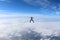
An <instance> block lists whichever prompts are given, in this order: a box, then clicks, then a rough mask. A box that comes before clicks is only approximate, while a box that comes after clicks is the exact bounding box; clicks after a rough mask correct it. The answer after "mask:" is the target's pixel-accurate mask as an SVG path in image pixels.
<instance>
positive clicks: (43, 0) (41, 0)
mask: <svg viewBox="0 0 60 40" xmlns="http://www.w3.org/2000/svg"><path fill="white" fill-rule="evenodd" d="M24 2H26V3H28V4H30V5H34V6H44V7H45V6H48V5H49V4H50V2H49V1H48V0H24Z"/></svg>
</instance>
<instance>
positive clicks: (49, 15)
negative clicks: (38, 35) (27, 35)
mask: <svg viewBox="0 0 60 40" xmlns="http://www.w3.org/2000/svg"><path fill="white" fill-rule="evenodd" d="M59 4H60V0H0V37H5V36H6V35H7V34H9V33H13V32H16V31H20V30H22V29H26V28H33V29H34V30H35V31H37V32H43V33H46V34H47V32H48V35H49V34H50V33H53V32H54V33H55V32H56V34H57V32H60V5H59ZM31 16H32V17H33V18H34V23H29V20H30V17H31Z"/></svg>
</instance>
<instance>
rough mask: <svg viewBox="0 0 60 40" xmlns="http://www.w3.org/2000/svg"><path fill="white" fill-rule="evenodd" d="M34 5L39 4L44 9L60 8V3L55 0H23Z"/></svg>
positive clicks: (55, 9)
mask: <svg viewBox="0 0 60 40" xmlns="http://www.w3.org/2000/svg"><path fill="white" fill-rule="evenodd" d="M23 1H24V2H26V3H28V4H29V5H32V6H37V7H40V8H43V9H51V10H54V11H57V10H60V5H59V4H60V3H56V1H55V0H23ZM57 1H58V0H57Z"/></svg>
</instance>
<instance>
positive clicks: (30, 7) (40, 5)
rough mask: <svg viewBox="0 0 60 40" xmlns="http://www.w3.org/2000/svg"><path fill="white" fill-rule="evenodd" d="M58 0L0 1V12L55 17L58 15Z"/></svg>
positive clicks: (59, 11) (59, 1)
mask: <svg viewBox="0 0 60 40" xmlns="http://www.w3.org/2000/svg"><path fill="white" fill-rule="evenodd" d="M59 4H60V0H0V11H1V10H2V12H10V13H22V14H25V13H28V14H31V13H33V14H43V15H51V14H53V15H56V14H60V5H59Z"/></svg>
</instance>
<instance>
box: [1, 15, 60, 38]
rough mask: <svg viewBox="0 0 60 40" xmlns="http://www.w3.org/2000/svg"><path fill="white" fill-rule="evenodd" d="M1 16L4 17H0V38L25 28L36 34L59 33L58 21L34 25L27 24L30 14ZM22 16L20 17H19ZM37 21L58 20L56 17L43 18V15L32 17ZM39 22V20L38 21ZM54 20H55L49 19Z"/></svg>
mask: <svg viewBox="0 0 60 40" xmlns="http://www.w3.org/2000/svg"><path fill="white" fill-rule="evenodd" d="M4 15H6V17H5V16H4ZM4 15H3V14H2V16H4V17H3V18H2V17H0V37H5V36H7V34H10V33H13V32H16V31H18V32H19V31H21V30H23V29H26V28H33V29H34V30H35V31H37V32H43V33H44V34H47V32H48V34H47V35H49V34H51V33H53V31H54V32H55V31H57V32H58V31H60V21H54V22H53V21H51V22H49V21H48V22H40V21H39V22H36V21H35V23H29V20H30V16H31V14H25V15H22V14H14V15H12V14H10V15H7V14H4ZM21 15H22V16H21ZM32 16H34V17H35V18H34V19H36V20H37V18H44V19H42V20H45V19H46V18H47V19H48V18H59V17H57V16H44V15H38V14H37V15H34V14H33V15H32ZM38 20H41V19H38ZM38 20H37V21H38ZM51 20H56V19H51Z"/></svg>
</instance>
